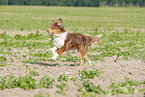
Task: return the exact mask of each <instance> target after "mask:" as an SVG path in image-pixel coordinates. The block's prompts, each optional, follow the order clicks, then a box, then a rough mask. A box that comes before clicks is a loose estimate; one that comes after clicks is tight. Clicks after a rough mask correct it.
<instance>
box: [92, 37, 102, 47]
mask: <svg viewBox="0 0 145 97" xmlns="http://www.w3.org/2000/svg"><path fill="white" fill-rule="evenodd" d="M101 36H102V35H96V36H94V37H93V39H92V44H93V45H97V44H99V42H100V37H101Z"/></svg>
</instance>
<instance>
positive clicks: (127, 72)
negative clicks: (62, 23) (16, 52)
mask: <svg viewBox="0 0 145 97" xmlns="http://www.w3.org/2000/svg"><path fill="white" fill-rule="evenodd" d="M114 59H115V56H114V57H110V58H105V62H100V61H96V62H95V61H94V62H93V63H94V66H89V65H88V64H87V63H85V64H84V66H82V67H81V66H77V65H75V66H66V65H64V64H65V62H61V61H58V63H60V66H54V65H53V64H54V63H57V62H51V63H50V62H42V63H38V64H31V63H29V64H28V63H27V64H25V65H28V66H29V67H30V68H32V67H37V68H38V70H37V71H38V73H39V74H40V75H39V76H36V77H35V78H36V79H39V78H41V77H42V76H45V75H48V76H50V77H52V78H55V79H57V78H58V77H59V76H60V75H61V74H68V75H69V78H72V77H76V78H77V80H79V76H78V74H77V72H78V70H83V69H84V68H87V69H88V70H94V69H98V70H99V71H101V75H100V77H99V78H97V77H96V78H94V80H91V82H92V83H94V84H95V85H98V84H100V86H101V87H102V88H103V89H107V87H108V86H109V85H110V84H111V82H112V81H113V80H114V81H115V82H122V81H124V77H127V78H130V79H133V80H142V79H145V69H144V68H145V63H144V62H141V61H138V60H131V61H118V62H114ZM69 64H70V65H71V63H69ZM25 65H24V64H23V63H20V62H12V63H11V65H9V66H5V67H1V70H0V76H6V75H10V74H14V75H15V76H25V75H26V72H25V71H26V66H25ZM78 65H79V63H78ZM14 68H15V69H14ZM32 69H33V68H32ZM75 82H77V81H71V80H69V81H68V82H67V87H66V88H65V93H66V95H60V94H58V93H57V91H58V90H59V89H58V88H57V87H56V84H58V82H55V85H54V87H53V88H50V89H45V88H42V89H34V90H30V91H28V90H23V89H21V88H14V89H5V90H0V97H26V96H27V97H33V96H34V95H36V94H37V93H38V92H39V91H40V90H41V91H43V92H44V93H48V94H49V95H50V97H55V96H56V97H61V96H63V97H78V96H80V92H78V91H77V90H78V87H77V86H76V85H75ZM100 96H101V95H100ZM144 96H145V95H144V94H143V93H138V92H134V93H133V94H128V95H125V94H120V95H119V94H117V95H114V96H113V97H144ZM102 97H104V96H103V95H102Z"/></svg>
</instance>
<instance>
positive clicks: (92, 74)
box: [78, 68, 101, 79]
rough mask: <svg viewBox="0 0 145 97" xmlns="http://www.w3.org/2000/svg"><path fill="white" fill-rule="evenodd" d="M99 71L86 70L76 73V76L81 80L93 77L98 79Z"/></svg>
mask: <svg viewBox="0 0 145 97" xmlns="http://www.w3.org/2000/svg"><path fill="white" fill-rule="evenodd" d="M100 73H101V72H100V71H98V70H89V71H87V69H86V68H85V69H83V70H82V71H80V70H79V71H78V74H79V76H80V78H81V79H88V78H91V79H93V78H94V77H95V76H96V77H99V76H100Z"/></svg>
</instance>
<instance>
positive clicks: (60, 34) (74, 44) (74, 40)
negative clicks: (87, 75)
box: [47, 19, 101, 66]
mask: <svg viewBox="0 0 145 97" xmlns="http://www.w3.org/2000/svg"><path fill="white" fill-rule="evenodd" d="M47 32H48V34H53V43H54V47H53V48H51V51H52V53H53V57H51V59H52V60H55V59H56V58H57V56H60V55H62V54H63V53H64V52H66V51H69V50H74V51H78V52H79V55H80V59H81V66H83V64H84V58H86V60H87V61H88V63H89V64H90V63H91V61H90V60H89V58H88V56H87V53H88V52H89V50H88V47H89V46H91V45H97V44H99V41H100V37H101V35H96V36H94V37H91V36H85V35H82V34H79V33H67V32H66V30H65V28H64V27H61V26H60V25H58V23H57V22H55V19H54V20H53V22H52V25H51V27H50V29H48V30H47Z"/></svg>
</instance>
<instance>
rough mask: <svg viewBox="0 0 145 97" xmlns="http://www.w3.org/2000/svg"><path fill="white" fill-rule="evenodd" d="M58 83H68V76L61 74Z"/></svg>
mask: <svg viewBox="0 0 145 97" xmlns="http://www.w3.org/2000/svg"><path fill="white" fill-rule="evenodd" d="M57 81H59V82H61V81H66V82H67V81H68V74H67V75H65V74H61V75H60V76H59V78H58V79H57Z"/></svg>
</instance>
